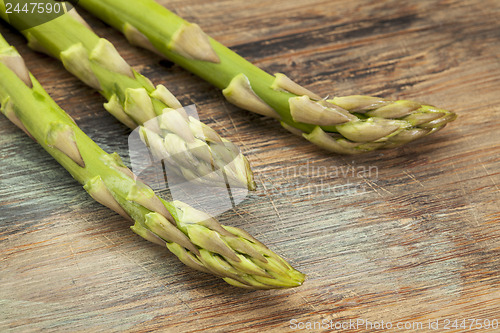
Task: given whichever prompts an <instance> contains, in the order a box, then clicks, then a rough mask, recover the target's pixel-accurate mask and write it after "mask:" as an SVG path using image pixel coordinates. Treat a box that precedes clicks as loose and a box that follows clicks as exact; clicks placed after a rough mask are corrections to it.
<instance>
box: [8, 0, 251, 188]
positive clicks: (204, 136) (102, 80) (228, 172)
mask: <svg viewBox="0 0 500 333" xmlns="http://www.w3.org/2000/svg"><path fill="white" fill-rule="evenodd" d="M46 2H47V3H52V2H53V3H55V2H54V1H51V0H49V1H46ZM0 16H1V17H2V18H3V19H4V20H5V21H9V17H8V15H7V14H6V9H5V6H3V0H0ZM23 19H24V20H29V19H30V17H29V16H22V15H20V16H18V17H17V19H16V20H10V21H11V22H10V23H11V24H12V25H13V26H14V27H15V28H17V29H19V30H22V29H23V28H24V27H25V26H27V25H28V22H24V21H23ZM21 32H22V33H23V34H24V35H25V36H26V38H27V39H28V42H29V45H30V46H31V47H32V48H34V49H36V50H39V51H43V52H45V53H47V54H49V55H51V56H53V57H55V58H57V59H59V60H61V61H62V63H63V65H64V67H65V68H66V69H67V70H68V71H69V72H71V73H72V74H74V75H75V76H77V77H78V78H79V79H80V80H82V81H83V82H84V83H86V84H87V85H89V86H91V87H93V88H95V89H97V90H98V91H99V92H100V93H101V94H102V95H103V96H104V97H105V98H106V99H107V101H108V102H107V103H105V104H104V107H105V109H106V110H107V111H108V112H109V113H111V114H112V115H113V116H115V117H116V118H117V119H118V120H119V121H121V122H122V123H123V124H125V125H127V126H128V127H130V128H132V129H134V128H136V127H137V126H138V125H145V126H141V128H140V130H139V133H140V135H141V139H142V140H143V142H144V143H145V144H146V145H148V146H149V148H150V149H151V150H152V152H153V155H154V157H155V158H156V159H161V160H163V161H164V162H167V163H168V166H169V170H173V171H177V173H178V174H180V175H182V176H184V177H185V178H186V179H188V180H190V181H197V182H201V183H204V184H209V185H216V186H222V187H226V183H228V184H229V185H232V186H237V187H246V188H248V189H250V190H254V189H255V182H254V180H253V174H252V171H251V169H250V165H249V163H248V160H247V159H246V157H245V156H244V155H243V154H242V153H241V152H240V150H239V149H238V147H236V146H235V145H234V144H233V143H231V142H230V141H228V140H226V139H223V138H221V137H220V136H219V135H218V134H217V132H216V131H214V130H213V129H212V128H210V127H209V126H207V125H206V124H204V123H202V122H200V121H198V120H197V119H195V118H193V117H192V116H188V115H187V114H186V112H184V110H183V109H182V106H181V104H180V103H179V101H178V100H177V99H176V98H175V97H174V95H172V93H171V92H170V91H168V90H167V88H166V87H165V86H163V85H158V86H156V87H155V86H153V84H152V83H151V81H150V80H149V79H147V78H146V77H144V76H143V75H141V74H139V73H138V72H136V71H135V70H134V69H132V68H131V67H130V65H129V64H128V63H127V62H126V61H125V60H124V59H123V58H122V57H121V56H120V55H119V53H118V52H117V51H116V49H115V47H114V46H113V45H112V44H111V43H110V42H109V41H108V40H106V39H104V38H99V37H98V36H97V35H96V34H95V33H94V32H93V31H92V30H91V29H90V28H89V27H88V25H87V24H86V23H85V21H84V20H83V19H82V18H81V17H80V16H79V15H78V13H77V12H76V10H75V9H71V10H70V11H69V12H67V13H66V14H64V15H61V16H59V17H57V18H55V19H52V20H50V21H48V22H46V23H44V24H41V25H37V26H35V27H32V28H29V29H24V30H22V31H21ZM156 117H157V118H156ZM154 118H156V119H155V120H151V119H154Z"/></svg>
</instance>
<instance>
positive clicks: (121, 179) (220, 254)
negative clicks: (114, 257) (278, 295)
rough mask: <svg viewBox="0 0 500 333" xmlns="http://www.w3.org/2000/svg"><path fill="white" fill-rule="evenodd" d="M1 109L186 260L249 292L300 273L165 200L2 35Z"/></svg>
mask: <svg viewBox="0 0 500 333" xmlns="http://www.w3.org/2000/svg"><path fill="white" fill-rule="evenodd" d="M0 105H1V112H2V113H3V114H4V115H5V116H6V117H7V118H8V119H9V120H10V121H11V122H12V123H14V124H15V125H16V126H18V127H19V128H21V129H22V130H23V131H25V132H26V133H27V134H28V135H29V136H30V137H32V138H33V139H34V140H35V141H36V142H38V143H39V144H40V145H41V146H42V147H43V148H44V149H45V150H46V151H47V152H48V153H49V154H51V155H52V156H53V157H54V158H55V159H56V160H57V161H58V162H59V163H60V164H61V165H62V166H63V167H64V168H65V169H66V170H68V171H69V173H70V174H71V175H72V176H73V178H75V179H76V180H77V181H78V182H80V183H81V184H83V185H84V188H85V190H86V191H87V192H88V193H89V194H90V195H91V196H92V198H94V199H95V200H96V201H97V202H99V203H101V204H103V205H105V206H107V207H109V208H110V209H112V210H114V211H116V212H117V213H118V214H120V215H122V216H123V217H125V218H126V219H129V220H131V221H133V222H134V225H133V226H132V230H133V231H134V232H136V233H137V234H139V235H140V236H142V237H144V238H145V239H147V240H149V241H152V242H155V243H157V244H160V245H163V246H166V247H167V248H168V249H169V250H170V251H171V252H172V253H174V254H175V255H176V256H177V257H178V258H179V260H181V261H182V262H183V263H184V264H186V265H188V266H190V267H192V268H195V269H197V270H200V271H203V272H207V273H211V274H215V275H217V276H220V277H221V278H223V279H224V280H225V281H226V282H228V283H230V284H232V285H235V286H238V287H242V288H250V289H272V288H289V287H295V286H299V285H301V284H302V282H303V281H304V275H303V274H301V273H300V272H298V271H296V270H295V269H293V268H292V267H291V266H290V265H289V264H288V263H287V262H286V261H285V260H283V259H282V258H281V257H279V256H278V255H276V254H275V253H273V252H272V251H271V250H269V249H268V248H267V247H265V246H264V245H263V244H262V243H260V242H259V241H257V240H256V239H254V238H253V237H252V236H250V235H249V234H247V233H246V232H245V231H243V230H241V229H238V228H233V227H228V226H223V225H221V224H219V223H218V221H216V220H215V219H214V218H212V217H210V216H208V215H206V214H205V213H203V212H201V211H198V210H195V209H194V208H192V207H190V206H188V205H186V204H185V203H182V202H179V201H174V202H167V201H165V200H163V199H161V198H159V197H157V196H156V195H155V193H154V192H153V190H152V189H151V188H149V187H148V186H147V185H145V184H144V183H142V182H140V181H138V180H137V179H136V177H135V176H134V174H133V173H132V172H131V171H130V170H129V169H128V168H127V167H126V166H125V165H124V164H123V163H122V161H121V159H120V157H119V156H118V155H117V154H116V153H114V154H108V153H106V152H104V151H103V150H102V149H101V148H100V147H99V146H98V145H97V144H96V143H95V142H93V141H92V140H91V139H90V138H89V137H88V136H87V135H85V133H83V132H82V131H81V130H80V128H79V127H78V126H77V125H76V124H75V123H74V121H73V120H72V119H71V117H70V116H68V115H67V114H66V113H65V112H64V111H63V110H62V109H61V108H60V107H59V106H58V105H57V104H56V103H55V102H54V101H53V100H52V98H51V97H50V96H49V95H48V94H47V93H46V92H45V90H44V89H43V88H42V87H41V85H40V84H39V83H38V81H37V80H36V79H35V77H34V76H33V75H31V74H30V73H29V72H28V70H27V68H26V66H25V64H24V61H23V59H22V58H21V56H20V55H19V54H18V53H17V51H16V50H15V49H14V48H13V47H11V46H10V45H8V44H7V42H6V41H5V40H4V39H3V37H1V36H0Z"/></svg>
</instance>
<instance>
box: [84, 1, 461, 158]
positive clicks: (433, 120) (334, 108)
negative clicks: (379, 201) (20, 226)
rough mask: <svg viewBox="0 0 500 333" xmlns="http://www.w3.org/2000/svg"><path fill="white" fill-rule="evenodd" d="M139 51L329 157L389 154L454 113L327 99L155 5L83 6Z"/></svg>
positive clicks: (379, 101) (416, 105)
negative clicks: (211, 86) (197, 79)
mask: <svg viewBox="0 0 500 333" xmlns="http://www.w3.org/2000/svg"><path fill="white" fill-rule="evenodd" d="M79 5H81V6H82V7H84V8H85V9H87V10H88V11H89V12H91V13H92V14H94V15H95V16H97V17H99V18H100V19H102V20H103V21H105V22H107V23H108V24H110V25H112V26H114V27H115V28H117V29H118V30H120V31H122V32H123V33H124V34H125V36H126V37H127V38H128V39H129V41H130V42H131V43H133V44H135V45H138V46H141V47H144V48H147V49H150V50H152V51H154V52H156V53H159V54H163V55H164V56H166V57H167V58H168V59H170V60H172V61H174V62H175V63H177V64H179V65H180V66H182V67H184V68H185V69H187V70H189V71H191V72H192V73H194V74H196V75H198V76H200V77H201V78H203V79H205V80H207V81H208V82H211V83H212V84H214V85H215V86H216V87H218V88H219V89H222V90H223V93H224V96H225V97H226V99H227V100H228V101H229V102H231V103H233V104H235V105H237V106H239V107H241V108H244V109H247V110H250V111H253V112H256V113H259V114H262V115H266V116H270V117H274V118H276V119H278V120H279V121H280V122H281V124H282V125H283V126H284V127H285V128H286V129H288V130H290V131H291V132H293V133H295V134H297V135H300V136H303V137H305V138H306V139H307V140H309V141H311V142H312V143H314V144H317V145H319V146H321V147H323V148H325V149H327V150H330V151H333V152H336V153H342V154H357V153H362V152H368V151H372V150H375V149H381V148H392V147H396V146H399V145H402V144H405V143H408V142H410V141H413V140H416V139H418V138H421V137H423V136H426V135H429V134H431V133H434V132H436V131H437V130H439V129H441V128H443V127H444V126H445V125H446V124H447V123H449V122H451V121H453V120H454V119H455V117H456V115H455V114H454V113H453V112H450V111H446V110H443V109H439V108H436V107H433V106H430V105H425V104H421V103H417V102H413V101H407V100H401V101H390V100H385V99H382V98H378V97H370V96H358V95H356V96H346V97H336V98H332V99H328V100H322V99H321V97H320V96H318V95H317V94H314V93H313V92H311V91H308V90H307V89H305V88H303V87H301V86H300V85H298V84H296V83H294V82H293V81H291V80H290V79H288V78H287V77H286V76H285V75H283V74H279V73H278V74H275V75H270V74H268V73H266V72H264V71H263V70H261V69H259V68H258V67H256V66H254V65H252V64H251V63H249V62H248V61H246V60H245V59H244V58H242V57H240V56H239V55H237V54H236V53H235V52H233V51H231V50H229V49H228V48H226V47H225V46H223V45H222V44H220V43H218V42H217V41H215V40H213V39H211V38H209V37H208V36H207V35H206V34H204V33H203V31H201V29H200V28H199V27H198V26H197V25H196V24H192V23H189V22H187V21H185V20H183V19H182V18H180V17H179V16H177V15H175V14H174V13H172V12H170V11H168V10H167V9H166V8H164V7H163V6H161V5H159V4H158V3H156V2H155V1H154V0H129V1H127V2H126V4H125V3H124V2H123V1H120V0H80V1H79Z"/></svg>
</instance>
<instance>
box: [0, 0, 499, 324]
mask: <svg viewBox="0 0 500 333" xmlns="http://www.w3.org/2000/svg"><path fill="white" fill-rule="evenodd" d="M161 3H163V4H165V5H166V6H168V7H169V8H170V9H172V10H174V11H175V12H177V13H178V14H180V15H182V16H184V17H185V18H186V19H189V20H191V21H194V22H197V23H199V24H200V25H201V26H202V27H203V28H204V29H205V30H206V31H207V32H208V33H209V34H211V35H212V36H214V37H215V38H216V39H218V40H219V41H221V42H223V43H225V44H226V45H228V46H230V47H231V48H232V49H234V50H236V51H238V52H239V53H241V54H242V55H243V56H245V57H246V58H248V59H250V60H251V61H253V62H254V63H256V64H258V65H259V66H261V67H262V68H264V69H265V70H267V71H270V72H284V73H287V74H288V75H289V76H290V77H292V78H293V79H295V80H296V81H298V82H300V83H302V84H304V85H306V86H307V87H308V88H310V89H311V90H313V91H316V92H318V93H320V94H322V95H330V96H333V95H348V94H372V95H379V96H384V97H388V98H405V99H415V100H419V101H423V102H427V103H430V104H435V105H438V106H440V107H442V108H447V109H451V110H454V111H456V112H457V113H458V115H459V118H458V119H457V120H456V121H455V122H454V123H452V124H451V125H449V126H448V127H446V128H445V129H444V130H443V131H441V132H438V133H436V134H435V135H433V136H430V137H426V138H424V139H422V140H420V141H419V142H416V143H413V144H410V145H407V146H404V147H402V148H398V149H395V150H388V151H380V152H374V153H370V154H367V155H363V156H356V157H350V156H338V155H332V154H329V153H326V152H324V151H321V150H319V149H318V148H316V147H314V146H312V145H311V144H308V143H307V142H306V141H305V140H302V139H300V138H298V137H294V136H291V135H290V134H289V133H287V132H286V131H285V130H283V129H282V128H281V127H280V126H279V124H278V123H277V122H275V121H274V120H272V119H268V118H263V117H260V116H257V115H254V114H250V113H248V112H245V111H242V110H239V109H238V108H236V107H234V106H231V105H229V104H227V103H226V102H225V101H224V99H223V98H222V97H221V94H220V92H218V91H217V90H216V89H214V88H212V87H211V86H210V85H209V84H207V83H205V82H202V81H200V80H199V79H197V78H196V77H194V76H193V75H191V74H189V73H186V72H184V71H183V70H182V69H181V68H179V67H178V66H175V65H173V64H171V63H170V62H168V61H166V60H161V59H160V58H159V57H158V56H156V55H153V54H151V53H148V52H147V51H142V50H138V49H135V48H132V47H130V46H129V45H128V44H127V43H126V41H125V40H124V38H123V37H122V36H121V35H120V34H119V33H117V32H116V31H114V30H112V29H111V28H110V27H107V26H105V25H104V24H102V23H101V22H98V21H97V20H95V19H92V18H91V17H89V16H88V15H85V14H86V13H83V15H84V16H85V18H87V19H88V21H89V23H90V24H91V25H92V26H93V27H94V28H95V31H96V32H97V33H98V34H99V35H101V36H104V37H106V38H108V39H109V40H111V41H112V42H113V43H115V44H116V46H117V48H118V49H119V51H120V52H121V54H122V55H123V56H124V57H125V58H126V59H127V61H129V62H130V63H131V64H132V65H134V66H135V67H136V68H137V69H138V70H139V71H140V72H142V73H143V74H145V75H147V76H149V77H150V78H151V79H152V80H153V82H154V83H155V84H159V83H163V84H165V85H166V86H167V87H168V88H169V89H171V90H172V92H174V94H176V95H177V96H178V97H179V98H180V100H181V101H182V103H183V104H191V103H195V104H196V105H197V106H198V109H199V111H200V116H201V118H202V120H203V121H205V122H207V123H209V124H211V125H212V126H214V127H215V128H216V129H217V130H219V131H220V132H221V133H222V134H223V135H224V136H226V137H227V138H229V139H230V140H232V141H234V142H235V143H236V144H238V145H240V146H241V147H242V149H243V150H244V152H245V153H246V154H247V156H248V158H249V159H250V161H251V163H252V165H253V169H254V171H255V174H256V177H257V183H258V190H257V192H255V193H253V194H251V195H249V196H248V198H247V199H246V200H245V201H244V202H243V203H242V204H240V205H239V206H237V207H236V208H235V209H234V210H232V211H228V212H226V213H224V214H223V215H222V216H221V217H220V219H221V220H222V222H223V223H225V224H229V225H233V226H238V227H243V228H244V229H246V230H247V231H249V232H250V233H251V234H253V235H255V236H256V237H258V238H260V240H262V241H263V242H264V243H265V244H267V245H268V246H269V247H271V248H272V249H273V250H275V251H276V252H278V253H280V254H281V255H283V256H284V257H285V258H287V259H288V260H289V261H290V262H291V263H292V264H293V265H294V266H296V267H297V268H298V269H300V270H301V271H303V272H304V273H306V274H307V275H308V280H307V281H306V283H305V284H304V285H303V286H302V287H300V288H296V289H293V290H283V291H263V292H262V291H260V292H251V291H241V290H239V289H237V288H233V287H230V286H227V285H226V284H225V283H224V282H223V281H221V280H219V279H217V278H215V277H212V276H209V275H206V274H203V273H198V272H194V271H192V270H190V269H188V268H186V267H184V266H183V265H182V264H180V263H179V262H178V261H177V260H176V259H175V258H174V257H173V256H172V255H170V254H169V253H168V252H167V251H165V250H162V249H161V248H159V247H158V246H155V245H153V244H149V243H147V242H146V241H143V240H142V239H140V238H139V237H138V236H136V235H135V234H133V233H132V232H131V231H130V230H129V226H128V224H127V222H126V221H124V220H122V219H121V218H120V217H119V216H118V215H116V214H114V213H113V212H111V211H110V210H107V209H106V208H104V207H102V206H100V205H98V204H96V203H95V202H93V201H92V200H91V199H90V198H89V197H88V196H87V195H86V193H85V192H84V191H83V190H82V189H81V187H80V186H79V185H78V184H77V183H76V182H75V181H74V180H73V179H72V178H71V177H70V176H69V175H68V174H67V173H65V172H64V170H62V168H61V167H60V166H59V165H58V164H57V163H56V162H55V161H53V160H52V159H51V157H50V156H49V155H47V154H46V153H45V152H44V151H43V150H42V149H41V148H40V147H38V146H37V145H35V144H33V142H32V141H31V140H30V139H28V138H27V137H26V136H25V135H24V134H23V133H22V132H21V131H19V130H18V129H17V128H15V127H14V126H13V125H12V124H10V123H9V122H8V121H7V120H6V119H5V118H3V117H0V133H1V134H0V157H1V158H0V244H1V245H0V262H1V270H0V281H1V287H0V288H1V289H0V331H2V332H6V331H7V332H9V331H12V332H37V331H41V330H43V331H48V332H58V331H71V332H98V331H102V332H118V331H124V332H151V331H155V330H158V331H162V332H199V331H209V332H226V331H232V332H263V331H270V332H287V331H296V330H294V329H293V328H294V326H293V325H291V323H292V322H293V321H292V320H297V322H293V323H296V324H298V323H299V322H301V323H302V324H304V325H305V324H306V323H307V322H310V323H314V322H318V323H321V321H322V320H327V322H328V323H330V322H329V321H330V320H331V321H332V323H333V324H335V323H344V322H347V323H348V322H349V320H352V321H356V320H365V321H370V322H372V323H374V322H381V321H384V322H385V323H388V322H390V323H392V324H393V325H394V328H393V329H392V330H388V331H398V332H400V331H401V332H403V331H412V332H428V331H433V332H436V330H431V329H430V328H429V326H428V323H429V320H430V321H432V322H435V321H436V320H439V325H440V326H439V328H440V331H442V330H443V329H444V324H445V320H451V323H450V326H449V327H450V328H452V329H450V330H448V331H450V332H458V331H466V330H464V329H463V328H458V329H455V328H453V327H451V325H452V323H453V320H455V319H460V320H461V319H466V320H469V319H477V320H480V321H481V322H482V321H483V320H485V319H489V320H493V319H496V320H500V308H499V304H500V277H499V273H498V272H499V268H500V259H499V258H500V225H499V222H500V209H499V205H498V203H499V201H500V157H499V156H500V124H499V121H498V114H499V112H500V106H499V105H500V94H499V93H498V92H499V88H500V57H499V54H500V24H499V23H498V17H499V16H500V3H499V2H498V1H495V0H482V1H479V0H462V1H458V0H457V1H456V0H440V1H434V0H419V1H417V0H410V1H405V2H402V1H396V0H387V1H376V0H352V1H340V0H329V1H324V0H323V1H322V0H303V1H281V0H278V1H269V0H251V1H242V0H238V1H228V0H215V1H204V0H182V1H180V0H170V1H169V0H163V1H161ZM0 32H1V33H2V34H3V35H4V36H5V37H6V39H7V40H8V41H9V42H11V43H12V44H13V45H15V46H16V47H17V48H18V49H19V51H20V52H21V54H22V55H23V56H24V57H25V59H26V62H27V64H28V66H29V68H30V69H31V70H32V72H33V73H34V74H35V76H37V77H38V79H39V80H40V81H41V82H42V84H43V85H44V86H45V87H46V89H47V90H48V91H49V93H50V94H51V95H52V96H53V97H54V98H55V99H56V101H57V102H58V103H59V104H60V105H61V106H62V107H63V108H64V109H65V110H67V111H68V113H70V114H71V115H72V116H73V117H74V118H75V119H76V121H77V122H78V124H79V125H80V126H81V127H82V129H83V130H84V131H86V132H87V133H88V134H89V135H90V136H91V137H92V138H93V139H94V140H95V141H97V142H98V143H99V144H100V145H101V146H102V147H103V148H104V149H105V150H107V151H110V152H111V151H117V152H118V153H119V154H121V155H122V156H124V157H126V155H127V134H128V133H129V132H128V130H127V129H125V128H124V126H122V125H121V124H119V123H118V122H117V121H115V120H114V119H113V118H112V117H111V116H109V115H108V114H107V113H106V112H104V110H103V108H102V103H103V98H102V97H101V96H99V95H98V94H97V93H95V92H94V91H92V90H91V89H89V88H87V87H85V86H84V85H83V84H82V83H80V82H79V81H78V80H77V79H75V78H74V77H72V76H71V75H70V74H68V73H66V72H65V71H64V70H63V69H62V66H61V65H60V64H59V63H57V62H56V61H54V60H53V59H50V58H48V57H46V56H40V55H39V54H36V53H34V52H32V51H31V50H29V49H28V48H27V47H26V45H25V42H24V40H23V38H22V37H21V36H19V35H17V34H15V33H14V32H12V31H11V30H9V28H8V27H7V26H6V25H5V24H3V23H2V25H0ZM400 322H406V323H410V324H411V323H417V325H418V323H422V325H423V326H422V328H420V327H415V329H406V330H405V329H402V330H396V329H395V327H396V324H397V323H400ZM467 324H468V325H469V324H470V321H468V322H467ZM303 331H315V332H316V331H318V332H319V331H344V332H371V331H374V328H370V327H369V326H368V327H366V326H363V325H361V326H360V327H356V328H353V327H348V328H347V329H335V328H334V329H332V330H328V329H325V327H318V326H316V328H311V329H305V330H303ZM476 331H478V332H479V331H488V332H493V331H495V330H484V329H483V330H476ZM496 331H497V332H499V331H500V330H496Z"/></svg>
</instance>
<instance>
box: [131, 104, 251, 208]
mask: <svg viewBox="0 0 500 333" xmlns="http://www.w3.org/2000/svg"><path fill="white" fill-rule="evenodd" d="M167 114H169V115H168V116H167ZM186 125H187V126H186ZM204 127H206V126H205V125H204V124H201V123H200V122H199V116H198V113H197V111H196V106H195V105H190V106H187V107H184V108H182V109H179V110H170V111H169V112H168V113H165V114H164V116H158V117H156V118H154V119H151V120H149V121H147V122H146V123H144V126H140V127H138V128H136V129H135V130H134V131H133V132H132V133H131V134H130V136H129V140H128V141H129V142H128V143H129V156H130V162H131V167H132V171H133V172H134V174H135V175H137V177H138V178H139V179H140V180H141V181H143V182H144V183H146V184H147V185H149V186H150V187H151V188H152V189H153V190H155V192H156V193H157V194H159V195H160V196H161V197H163V198H164V199H166V200H179V201H182V202H185V203H187V204H189V205H191V206H193V207H194V208H196V209H199V210H202V211H205V212H206V213H208V214H210V215H212V216H217V215H220V214H222V213H224V212H225V211H227V210H230V209H232V208H233V207H235V206H236V205H237V204H239V203H240V202H242V201H243V200H244V199H245V198H246V196H247V195H248V189H247V187H246V186H245V182H238V181H237V180H235V179H236V178H235V177H234V174H235V172H234V170H241V158H239V156H240V155H241V152H240V151H239V150H238V148H237V147H236V146H234V144H232V143H230V142H227V141H225V140H224V141H216V140H213V136H211V135H208V134H207V135H206V136H205V135H204ZM205 133H206V130H205ZM193 138H194V140H193Z"/></svg>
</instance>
